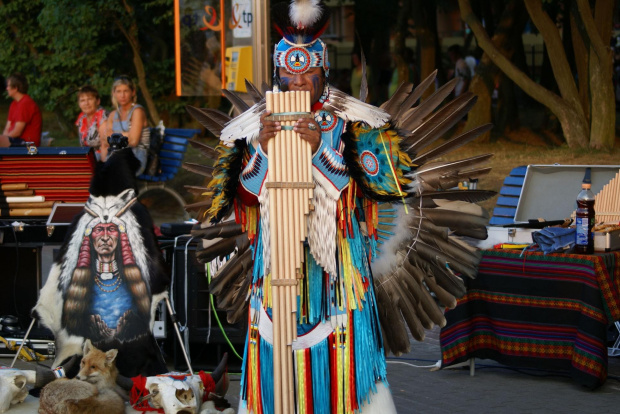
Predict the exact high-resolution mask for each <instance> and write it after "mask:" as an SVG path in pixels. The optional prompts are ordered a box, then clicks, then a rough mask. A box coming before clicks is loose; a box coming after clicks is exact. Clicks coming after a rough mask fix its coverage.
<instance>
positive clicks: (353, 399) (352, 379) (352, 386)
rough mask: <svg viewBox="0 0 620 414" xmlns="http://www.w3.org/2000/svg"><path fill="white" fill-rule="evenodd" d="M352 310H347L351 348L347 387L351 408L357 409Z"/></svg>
mask: <svg viewBox="0 0 620 414" xmlns="http://www.w3.org/2000/svg"><path fill="white" fill-rule="evenodd" d="M353 329H354V326H353V312H351V311H349V312H348V325H347V337H348V338H347V339H348V340H349V349H350V350H351V352H350V357H349V366H350V367H351V376H350V377H349V381H350V387H349V389H350V390H351V392H350V394H349V395H350V397H351V408H352V409H353V410H357V409H359V408H360V407H359V404H358V403H357V390H356V387H355V379H356V376H355V374H356V371H355V368H354V367H355V366H356V365H355V342H354V341H353Z"/></svg>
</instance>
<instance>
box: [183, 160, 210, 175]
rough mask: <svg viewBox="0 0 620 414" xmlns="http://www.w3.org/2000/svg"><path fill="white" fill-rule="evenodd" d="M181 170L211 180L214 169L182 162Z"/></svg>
mask: <svg viewBox="0 0 620 414" xmlns="http://www.w3.org/2000/svg"><path fill="white" fill-rule="evenodd" d="M183 168H184V169H186V170H187V171H190V172H193V173H196V174H200V175H202V176H204V177H207V178H208V179H211V178H212V177H213V170H214V167H210V166H208V165H202V164H196V163H193V162H184V163H183Z"/></svg>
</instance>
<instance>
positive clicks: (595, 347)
mask: <svg viewBox="0 0 620 414" xmlns="http://www.w3.org/2000/svg"><path fill="white" fill-rule="evenodd" d="M446 319H447V324H446V326H445V327H444V328H443V329H442V330H441V336H440V340H441V351H442V360H443V366H444V367H445V366H449V365H452V364H456V363H459V362H463V361H466V360H467V359H469V358H472V357H475V358H487V359H493V360H496V361H497V362H499V363H502V364H504V365H510V366H518V367H533V368H543V369H550V370H559V371H566V372H568V373H569V375H570V376H571V378H573V379H574V380H575V381H577V382H578V383H580V384H582V385H584V386H586V387H588V388H591V389H594V388H596V387H598V386H600V385H601V384H603V383H604V382H605V380H606V378H607V327H608V324H609V323H610V322H612V321H615V320H618V319H620V253H618V252H612V253H605V254H600V255H573V254H550V255H546V256H545V255H543V254H542V253H537V252H531V253H525V254H523V255H521V252H516V253H510V252H505V251H497V250H485V251H484V252H483V257H482V261H481V262H480V266H479V270H478V277H477V278H476V279H475V280H471V281H468V292H467V294H466V295H465V296H464V297H463V298H462V299H460V300H459V301H458V304H457V307H456V308H455V309H452V310H449V311H447V312H446Z"/></svg>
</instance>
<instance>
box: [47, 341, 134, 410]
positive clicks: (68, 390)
mask: <svg viewBox="0 0 620 414" xmlns="http://www.w3.org/2000/svg"><path fill="white" fill-rule="evenodd" d="M117 353H118V351H117V350H116V349H111V350H109V351H107V352H103V351H100V350H99V349H97V348H95V347H94V346H93V345H92V344H91V342H90V340H88V339H87V340H86V342H85V343H84V357H83V358H82V362H81V365H80V372H79V373H78V375H77V376H76V378H74V379H64V378H62V379H58V380H56V381H52V382H50V383H49V384H47V385H46V386H45V387H44V388H43V389H42V390H41V397H40V405H39V414H123V413H124V412H125V403H124V401H123V398H122V397H121V396H120V394H118V393H117V391H116V390H115V387H116V377H117V376H118V370H117V369H116V364H115V362H114V359H115V358H116V354H117Z"/></svg>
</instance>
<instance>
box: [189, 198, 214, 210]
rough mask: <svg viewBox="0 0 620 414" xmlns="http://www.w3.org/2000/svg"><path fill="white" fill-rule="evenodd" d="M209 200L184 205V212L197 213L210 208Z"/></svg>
mask: <svg viewBox="0 0 620 414" xmlns="http://www.w3.org/2000/svg"><path fill="white" fill-rule="evenodd" d="M211 202H212V200H211V198H210V197H209V198H208V199H207V200H200V201H196V202H195V203H190V204H186V205H185V210H189V211H197V210H200V209H203V208H209V207H211Z"/></svg>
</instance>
